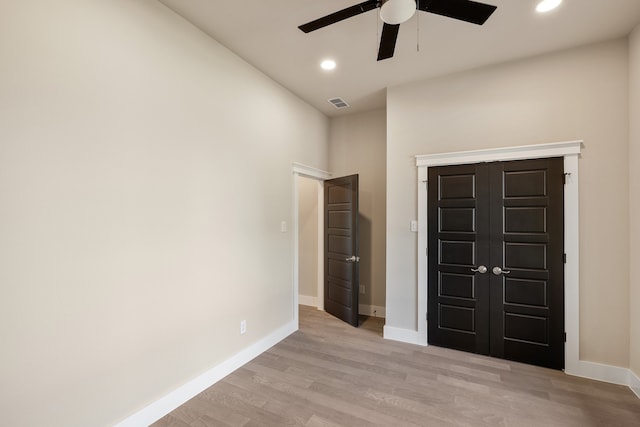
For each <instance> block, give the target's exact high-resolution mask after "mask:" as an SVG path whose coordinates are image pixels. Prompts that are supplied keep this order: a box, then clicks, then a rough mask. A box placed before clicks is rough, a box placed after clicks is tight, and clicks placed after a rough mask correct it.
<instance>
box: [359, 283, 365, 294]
mask: <svg viewBox="0 0 640 427" xmlns="http://www.w3.org/2000/svg"><path fill="white" fill-rule="evenodd" d="M364 290H365V289H364V285H360V293H361V294H362V295H364Z"/></svg>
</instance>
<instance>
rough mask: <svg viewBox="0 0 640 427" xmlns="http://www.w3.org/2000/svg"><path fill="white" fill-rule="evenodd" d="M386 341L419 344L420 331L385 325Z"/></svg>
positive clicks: (384, 335) (384, 334)
mask: <svg viewBox="0 0 640 427" xmlns="http://www.w3.org/2000/svg"><path fill="white" fill-rule="evenodd" d="M383 337H384V339H387V340H393V341H401V342H406V343H408V344H418V331H414V330H412V329H402V328H394V327H393V326H387V325H384V332H383Z"/></svg>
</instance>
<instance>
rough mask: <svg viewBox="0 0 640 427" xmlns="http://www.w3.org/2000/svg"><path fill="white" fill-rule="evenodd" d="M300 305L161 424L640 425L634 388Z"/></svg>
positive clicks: (184, 426)
mask: <svg viewBox="0 0 640 427" xmlns="http://www.w3.org/2000/svg"><path fill="white" fill-rule="evenodd" d="M383 324H384V320H383V319H376V318H363V322H362V325H361V326H360V328H353V327H351V326H349V325H347V324H346V323H342V322H340V321H339V320H337V319H335V318H333V317H332V316H330V315H328V314H326V313H324V312H321V311H318V310H316V309H315V308H311V307H305V306H300V330H299V331H298V332H296V333H294V334H293V335H291V336H289V337H288V338H286V339H285V340H284V341H282V342H280V343H279V344H277V345H276V346H274V347H273V348H271V349H270V350H269V351H267V352H265V353H263V354H262V355H260V356H259V357H257V358H256V359H254V360H253V361H251V362H250V363H248V364H247V365H245V366H243V367H242V368H240V369H238V370H237V371H236V372H234V373H232V374H231V375H229V376H227V377H226V378H224V379H223V380H222V381H220V382H218V383H217V384H215V385H213V386H212V387H210V388H209V389H207V390H205V391H204V392H202V393H201V394H199V395H198V396H196V397H195V398H193V399H192V400H190V401H189V402H187V403H186V404H184V405H183V406H181V407H180V408H178V409H176V410H175V411H173V412H172V413H170V414H169V415H167V416H165V417H164V418H162V419H161V420H159V421H158V422H157V423H155V424H154V426H155V427H203V426H246V427H249V426H269V427H274V426H306V427H358V426H386V427H392V426H393V427H395V426H474V427H475V426H517V427H529V426H531V427H538V426H558V427H560V426H562V427H572V426H580V427H589V426H616V427H618V426H621V427H622V426H640V399H638V398H637V397H636V396H635V395H634V394H633V393H632V392H631V391H630V390H629V388H627V387H624V386H617V385H612V384H607V383H602V382H598V381H592V380H587V379H583V378H576V377H572V376H569V375H565V374H564V373H562V372H559V371H554V370H550V369H545V368H539V367H535V366H528V365H524V364H520V363H515V362H509V361H503V360H499V359H492V358H489V357H484V356H479V355H475V354H470V353H463V352H458V351H454V350H448V349H444V348H439V347H434V346H429V347H420V346H415V345H411V344H404V343H399V342H394V341H388V340H384V339H382V326H383Z"/></svg>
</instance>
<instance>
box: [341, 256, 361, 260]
mask: <svg viewBox="0 0 640 427" xmlns="http://www.w3.org/2000/svg"><path fill="white" fill-rule="evenodd" d="M344 260H345V261H347V262H360V257H359V256H355V255H351V256H350V257H349V258H345V259H344Z"/></svg>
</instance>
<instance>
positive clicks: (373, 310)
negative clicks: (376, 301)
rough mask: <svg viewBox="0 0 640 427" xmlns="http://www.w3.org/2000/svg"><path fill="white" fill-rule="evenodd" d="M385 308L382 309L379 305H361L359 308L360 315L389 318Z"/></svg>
mask: <svg viewBox="0 0 640 427" xmlns="http://www.w3.org/2000/svg"><path fill="white" fill-rule="evenodd" d="M386 311H387V310H386V308H385V307H380V306H379V305H366V304H360V305H359V306H358V314H362V315H363V316H373V317H382V318H385V317H387V313H386Z"/></svg>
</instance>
